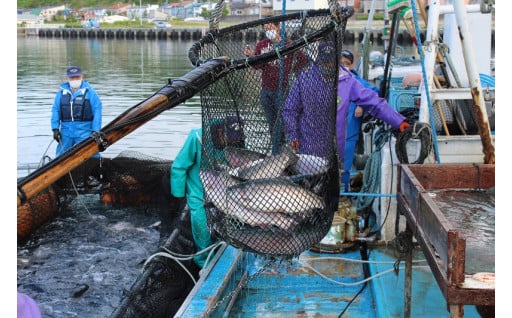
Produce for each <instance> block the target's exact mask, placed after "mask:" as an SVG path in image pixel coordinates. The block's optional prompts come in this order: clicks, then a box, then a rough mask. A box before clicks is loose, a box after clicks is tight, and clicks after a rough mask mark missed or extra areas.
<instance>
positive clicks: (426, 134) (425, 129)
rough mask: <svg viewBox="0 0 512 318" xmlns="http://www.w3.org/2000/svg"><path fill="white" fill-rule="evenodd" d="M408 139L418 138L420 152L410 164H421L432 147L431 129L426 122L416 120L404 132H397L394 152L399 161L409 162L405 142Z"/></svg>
mask: <svg viewBox="0 0 512 318" xmlns="http://www.w3.org/2000/svg"><path fill="white" fill-rule="evenodd" d="M410 139H419V140H420V145H421V148H420V153H419V155H418V158H417V159H416V161H414V162H412V164H422V163H423V162H424V161H425V159H426V158H427V157H428V155H429V153H430V150H431V149H432V129H431V128H430V125H429V124H427V123H420V122H416V123H414V125H412V126H410V127H409V128H407V129H406V130H405V131H404V132H402V133H400V134H398V136H397V139H396V144H395V153H396V156H397V158H398V161H400V163H404V164H407V163H409V158H408V155H407V142H408V141H409V140H410Z"/></svg>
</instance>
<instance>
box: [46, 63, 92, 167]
mask: <svg viewBox="0 0 512 318" xmlns="http://www.w3.org/2000/svg"><path fill="white" fill-rule="evenodd" d="M66 75H67V77H68V81H67V82H64V83H62V84H61V86H60V88H59V91H58V92H57V94H56V96H55V99H54V102H53V107H52V118H51V128H52V131H53V138H54V139H55V140H56V141H57V142H58V143H59V144H58V145H57V151H56V155H57V156H59V155H61V154H62V153H63V152H64V151H66V150H68V149H69V148H71V147H72V146H74V145H75V144H77V143H79V142H81V141H83V140H84V139H86V138H87V137H89V136H91V135H92V134H93V133H94V132H99V131H100V129H101V114H102V103H101V100H100V97H99V96H98V94H97V93H96V91H95V90H94V89H93V88H92V86H91V85H90V84H89V83H88V82H87V81H86V80H84V79H83V74H82V70H81V69H80V67H78V66H70V67H68V68H67V71H66ZM99 156H100V155H99V153H96V154H95V155H93V157H96V158H99Z"/></svg>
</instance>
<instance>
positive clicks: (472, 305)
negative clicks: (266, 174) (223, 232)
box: [175, 1, 495, 317]
mask: <svg viewBox="0 0 512 318" xmlns="http://www.w3.org/2000/svg"><path fill="white" fill-rule="evenodd" d="M455 2H456V3H455V4H454V5H453V6H452V5H443V6H441V5H439V3H438V2H435V3H431V5H430V7H429V17H428V23H427V38H426V40H425V42H426V43H430V45H432V44H431V43H434V42H436V41H438V40H439V29H438V21H439V20H438V17H439V16H440V15H445V16H444V23H445V33H444V40H445V41H447V40H448V38H449V37H448V34H449V33H448V32H453V31H454V30H458V32H460V33H463V34H457V36H455V37H453V36H452V40H453V39H454V38H455V39H457V40H458V39H460V38H464V43H462V44H461V43H460V42H459V43H458V49H457V45H456V43H455V42H450V43H449V44H448V45H449V47H450V48H451V49H452V51H451V53H450V55H449V56H447V57H448V58H451V61H454V60H457V61H459V62H460V63H464V61H465V67H466V68H464V65H462V68H461V65H458V66H453V65H450V67H452V72H454V73H456V74H465V75H464V77H466V78H467V79H468V80H467V81H466V83H464V84H461V83H460V81H459V80H457V78H462V75H460V77H457V75H455V76H456V78H455V79H453V74H452V75H449V76H452V83H455V82H457V83H458V85H459V86H452V87H447V86H443V87H442V86H440V85H439V84H438V83H437V82H435V81H434V80H435V78H434V76H435V75H436V74H435V73H434V69H435V65H434V60H435V59H436V53H437V52H438V50H436V48H433V47H431V48H430V49H427V50H425V52H421V53H422V54H419V55H420V56H421V64H417V66H416V67H419V68H416V69H414V71H418V70H419V71H420V73H422V74H423V75H424V79H425V83H428V84H427V85H423V86H421V87H415V88H416V90H414V89H406V88H404V87H403V86H402V81H403V77H404V75H405V74H407V73H400V72H398V76H393V75H391V74H387V75H389V77H388V78H386V79H382V78H381V80H384V81H386V80H387V82H388V85H389V94H388V96H387V98H388V101H389V102H390V104H391V105H392V106H393V107H395V109H397V110H398V111H403V110H407V109H412V110H414V111H416V114H417V116H418V117H416V118H415V120H417V121H418V122H423V123H431V125H432V126H431V127H433V128H432V133H433V134H434V140H433V143H434V144H428V145H427V144H426V143H428V142H426V140H432V139H431V137H429V138H427V139H424V138H423V137H422V136H421V131H418V132H417V134H416V137H415V138H411V139H410V140H408V141H404V140H403V139H398V140H397V139H395V138H389V140H388V141H386V143H387V144H388V147H381V149H380V150H377V151H375V149H377V147H376V145H375V144H373V145H370V146H369V147H367V148H366V149H368V148H369V149H373V150H372V151H368V152H366V153H363V155H366V157H371V156H372V155H376V158H378V159H379V160H377V168H376V170H380V177H377V178H376V179H375V182H376V184H373V185H375V187H366V188H365V189H366V192H364V191H361V192H357V193H341V195H342V196H346V197H352V198H354V197H355V198H356V200H346V201H340V205H339V210H338V211H337V212H336V214H335V219H336V217H341V219H342V220H343V221H342V222H341V224H340V223H336V224H337V225H336V226H334V225H333V227H332V228H331V229H330V231H329V233H328V234H327V235H326V237H324V238H323V239H322V240H321V242H320V243H321V244H318V245H315V246H313V247H312V248H310V249H307V250H306V251H304V252H303V253H301V254H300V255H299V256H298V257H295V258H291V259H286V260H279V259H272V258H270V259H269V258H265V257H262V256H261V255H258V254H257V253H256V254H254V253H250V252H247V251H244V250H243V248H242V249H240V248H236V247H233V246H231V245H223V246H222V250H221V251H219V252H218V253H217V254H216V258H215V259H214V260H212V263H211V264H210V265H209V266H208V267H207V268H206V269H205V270H204V273H203V274H202V275H201V278H200V280H199V281H198V282H197V284H196V285H195V286H194V288H193V289H192V291H191V292H190V294H189V295H188V297H187V299H186V300H185V302H184V303H183V305H182V306H181V307H180V309H179V311H178V312H177V314H176V315H175V317H310V316H319V317H494V308H495V307H494V301H495V298H494V288H495V287H494V269H495V267H494V243H493V242H494V234H492V237H493V238H492V239H491V240H489V241H488V240H487V239H486V238H484V237H485V236H486V235H485V234H483V233H482V232H480V229H477V228H475V227H481V228H484V227H486V226H487V225H485V224H482V225H475V224H473V225H471V226H469V223H471V222H468V223H465V221H463V222H462V224H461V223H459V222H460V221H459V220H461V219H464V220H467V218H466V217H461V218H458V219H457V217H455V219H454V215H450V213H454V212H453V211H452V212H447V209H448V210H449V208H447V207H446V202H443V201H442V199H441V197H444V194H447V193H452V194H453V193H459V191H461V192H460V193H459V194H461V193H466V194H467V193H473V194H475V195H478V194H477V192H479V191H480V190H483V192H485V193H488V194H490V195H491V197H492V198H491V201H486V200H487V199H483V200H480V199H477V198H476V197H474V198H473V199H474V201H473V199H472V200H471V202H479V203H481V204H483V205H484V206H486V205H487V204H488V203H490V204H491V206H492V208H491V209H490V210H487V208H484V209H483V210H481V212H482V214H480V216H481V217H483V218H486V219H487V218H492V219H494V203H493V202H494V201H493V200H494V197H493V196H494V194H493V193H494V192H493V191H494V186H495V185H494V176H495V175H494V158H493V155H492V153H493V151H494V148H493V140H494V139H493V138H494V123H492V128H491V125H489V122H488V120H487V118H492V116H493V112H494V100H493V99H492V98H491V99H482V98H479V97H484V96H489V95H492V94H494V79H493V78H490V77H489V76H487V74H490V73H489V65H490V64H482V65H481V66H480V65H478V68H476V67H475V66H476V65H477V63H476V61H475V60H474V57H472V56H473V54H474V53H473V52H474V49H473V47H472V44H471V35H474V34H475V33H473V32H472V33H469V32H470V31H469V29H468V23H469V21H472V25H478V26H479V27H481V26H482V27H484V28H486V26H487V28H486V31H488V32H487V35H486V36H487V38H485V39H484V40H482V39H480V40H479V41H478V43H489V45H490V43H491V41H490V38H489V36H490V23H489V20H488V19H489V15H488V12H482V11H480V6H478V8H476V6H474V5H473V6H471V5H469V6H464V5H462V3H461V1H455ZM394 5H395V6H396V8H394V9H395V12H400V11H401V10H403V9H404V4H403V3H400V2H398V1H394ZM406 5H409V3H408V2H407V3H406ZM412 7H413V10H414V11H415V12H416V11H417V9H416V8H415V6H414V5H413V6H412ZM422 9H424V8H422ZM391 12H392V13H393V11H391ZM466 14H473V16H472V17H471V18H468V17H467V16H466ZM395 16H397V14H395ZM475 16H478V17H475ZM415 19H417V18H415ZM474 19H483V20H479V21H480V22H484V21H487V22H484V23H474V24H473V22H474V21H475V20H474ZM416 21H417V20H416ZM395 23H398V20H396V21H395ZM450 23H451V25H450ZM450 27H451V29H450ZM484 32H485V31H484ZM419 38H420V37H419V36H418V39H419ZM486 49H487V50H488V52H487V51H486ZM483 51H485V52H486V53H481V54H484V55H486V54H489V52H490V47H486V48H483ZM480 61H483V63H485V61H490V56H487V58H483V59H481V60H480ZM455 67H458V69H457V70H455V69H454V68H455ZM479 70H480V71H479ZM409 71H410V70H409ZM447 76H448V74H447ZM479 81H480V82H479ZM436 85H437V86H436ZM381 87H382V86H381ZM470 87H471V90H473V91H477V92H479V93H476V94H472V93H471V90H470ZM482 87H484V88H485V89H484V90H482ZM445 100H449V101H450V102H453V103H455V104H457V101H459V102H460V101H461V100H465V102H470V104H471V105H472V107H475V106H474V105H485V106H484V107H481V108H480V109H478V108H477V109H478V110H477V111H476V112H482V113H483V118H484V119H483V123H477V122H476V121H477V120H476V119H474V117H473V123H472V124H471V125H473V127H474V125H476V126H477V127H480V129H473V130H472V131H473V132H472V133H469V132H468V131H467V129H466V130H463V132H462V133H459V134H454V133H450V130H449V129H447V128H446V126H447V123H446V118H444V117H443V110H441V109H440V108H438V112H437V113H436V112H435V111H432V110H431V109H429V104H431V103H433V104H434V105H436V104H438V103H441V102H444V101H445ZM468 100H469V101H468ZM415 101H416V103H415ZM417 101H421V103H417ZM471 102H473V103H471ZM489 104H490V105H489ZM459 105H460V104H459ZM487 112H488V113H487ZM418 113H419V114H418ZM450 114H452V117H451V121H452V122H451V123H450V124H454V122H455V121H456V120H459V121H461V122H462V121H464V120H466V124H467V123H469V120H468V118H469V117H467V116H466V117H463V116H462V115H461V113H458V114H455V118H454V117H453V115H454V113H453V112H451V113H450ZM436 116H437V117H436ZM457 116H461V117H459V118H456V117H457ZM436 120H437V123H436ZM441 126H442V127H444V128H445V130H444V131H443V130H442V129H443V128H439V127H441ZM418 127H419V126H418ZM425 127H426V126H422V128H421V129H424V128H425ZM466 127H467V126H466ZM482 127H483V128H482ZM491 130H492V132H491ZM478 131H480V134H478ZM436 132H439V133H441V134H443V133H444V135H442V136H435V134H436ZM377 139H378V138H377V136H376V133H375V131H371V132H369V133H368V132H367V133H366V135H365V140H366V142H367V143H370V144H371V143H372V142H371V141H368V140H372V141H374V140H377ZM413 139H415V140H413ZM406 143H409V144H408V145H407V147H408V148H407V149H405V144H406ZM411 143H412V144H411ZM414 143H415V144H414ZM400 144H401V145H400ZM437 147H439V149H437ZM428 148H430V149H428ZM432 148H436V149H435V151H432V150H433V149H432ZM482 149H484V153H485V156H484V155H483V154H482ZM371 158H372V157H371ZM409 162H411V164H409ZM369 166H370V165H369V164H368V162H367V163H366V166H365V168H364V174H365V177H366V179H367V181H368V180H370V179H372V176H369V175H368V174H372V173H373V172H375V171H374V170H371V169H368V167H369ZM357 172H361V171H353V174H355V173H357ZM484 180H485V181H484ZM487 182H489V183H487ZM484 184H486V185H484ZM363 188H364V186H363ZM368 189H372V191H368ZM475 190H476V192H473V191H475ZM368 192H372V193H368ZM361 197H363V198H365V199H366V200H368V198H370V199H371V201H372V205H371V209H372V210H373V215H374V217H375V218H376V220H373V221H372V220H371V218H370V219H368V218H367V219H366V220H364V218H363V217H361V214H359V217H357V216H354V215H358V214H351V212H350V211H351V209H352V211H353V209H354V206H356V205H357V204H356V202H359V201H357V199H358V198H361ZM372 197H373V198H372ZM449 200H454V201H456V200H457V194H456V195H455V196H454V197H450V199H449ZM452 202H453V201H452ZM484 202H487V203H484ZM457 204H458V203H455V205H454V206H452V208H455V210H458V213H462V214H466V213H469V214H472V213H473V212H475V211H469V210H466V209H465V208H464V207H463V206H465V203H460V204H461V206H458V205H457ZM477 209H479V208H477ZM489 212H490V213H489ZM475 213H477V214H479V213H480V212H475ZM370 214H372V213H370ZM455 214H457V213H455ZM358 222H359V223H358ZM367 222H374V224H375V228H377V233H375V232H374V231H373V233H372V232H370V233H372V234H373V236H372V235H368V234H369V233H368V232H364V231H362V229H364V228H365V223H367ZM333 224H335V222H334V221H333ZM366 225H367V224H366ZM466 226H469V227H470V228H471V229H472V230H470V231H471V232H472V231H475V232H473V233H470V232H468V231H467V230H468V228H466ZM473 226H475V227H473ZM490 226H491V227H492V228H494V224H492V225H490ZM355 227H357V228H358V230H360V231H361V232H358V233H357V234H355V235H353V236H351V235H352V234H354V232H353V231H354V228H355ZM366 230H368V228H366ZM372 230H373V229H372ZM355 232H357V230H356V231H355ZM492 232H493V233H494V230H492ZM289 239H290V240H293V239H294V238H293V236H290V237H289ZM483 246H486V247H485V248H484V249H485V252H484V253H483V254H481V255H482V257H481V258H480V257H476V258H473V256H471V255H475V253H476V254H478V253H480V252H476V250H478V249H479V248H482V247H483ZM484 254H485V255H486V256H483V255H484Z"/></svg>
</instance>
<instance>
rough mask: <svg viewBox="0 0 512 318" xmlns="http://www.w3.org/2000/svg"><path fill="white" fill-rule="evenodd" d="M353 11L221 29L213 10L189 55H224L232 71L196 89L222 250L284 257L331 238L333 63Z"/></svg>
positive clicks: (198, 58) (208, 189)
mask: <svg viewBox="0 0 512 318" xmlns="http://www.w3.org/2000/svg"><path fill="white" fill-rule="evenodd" d="M221 8H222V2H220V3H219V4H217V7H216V10H217V12H220V11H221ZM352 13H353V10H351V9H345V8H340V7H338V6H337V3H336V2H333V3H332V4H330V8H329V9H325V10H312V11H307V12H301V13H296V14H289V15H281V16H275V17H269V18H265V19H260V20H257V21H252V22H248V23H245V24H240V25H236V26H233V27H228V28H225V29H222V30H218V29H217V27H216V25H217V23H218V19H217V15H216V14H215V13H214V15H213V16H212V19H210V32H209V33H208V34H207V35H206V36H205V37H204V38H202V39H200V41H198V42H197V43H195V44H194V45H193V46H192V48H191V49H190V52H189V58H190V61H191V62H192V64H194V65H201V64H202V63H205V62H206V61H208V60H211V59H218V58H219V57H222V58H223V59H225V60H226V61H228V63H231V65H232V67H234V68H236V71H234V72H230V73H229V74H226V75H225V76H224V77H223V78H222V79H221V80H218V81H216V82H215V83H213V84H212V85H209V86H208V87H206V88H205V89H204V90H202V91H201V106H202V127H203V132H202V144H203V152H202V157H201V160H202V162H201V172H200V177H201V182H202V183H203V186H204V191H205V201H206V202H205V205H206V213H207V218H208V226H209V229H210V231H211V232H212V233H213V234H214V235H215V236H217V237H218V238H220V239H222V240H224V241H226V242H227V243H228V244H230V245H233V246H235V247H238V248H241V249H242V250H246V251H250V252H254V253H257V254H261V255H264V256H268V257H273V258H284V259H286V258H291V257H295V256H297V255H299V254H300V253H302V252H303V251H305V250H307V249H309V248H310V247H311V246H313V245H314V244H316V243H318V242H319V241H320V240H321V239H322V237H324V236H325V234H326V233H327V232H328V231H329V229H330V226H331V224H332V219H333V215H334V212H335V211H336V210H337V208H338V197H339V169H338V160H337V155H336V154H337V146H336V141H335V137H334V136H335V135H336V128H335V119H336V104H337V100H336V99H337V98H336V96H337V84H338V81H337V78H338V68H339V64H338V61H339V56H340V54H339V53H340V52H341V44H342V42H343V34H344V30H345V25H346V19H348V18H349V17H350V16H351V15H352ZM269 24H272V25H274V27H273V28H274V29H275V27H277V28H278V30H277V32H276V33H277V34H278V35H279V37H280V39H279V37H278V39H277V41H276V42H275V43H270V41H269V40H268V39H267V37H266V36H265V31H266V30H267V29H268V25H269ZM265 39H266V40H265ZM262 40H263V41H262ZM261 41H262V42H261ZM295 140H298V141H299V142H300V144H299V146H298V147H294V148H292V147H291V146H290V142H291V141H295Z"/></svg>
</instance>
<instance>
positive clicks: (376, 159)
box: [356, 151, 381, 211]
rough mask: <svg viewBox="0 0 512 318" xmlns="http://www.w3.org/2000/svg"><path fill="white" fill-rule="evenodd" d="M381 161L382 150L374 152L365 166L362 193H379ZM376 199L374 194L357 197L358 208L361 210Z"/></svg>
mask: <svg viewBox="0 0 512 318" xmlns="http://www.w3.org/2000/svg"><path fill="white" fill-rule="evenodd" d="M380 161H381V160H380V151H374V152H372V154H371V155H370V157H369V158H368V161H367V162H366V165H365V166H364V171H363V186H362V187H361V190H360V191H359V192H360V193H377V192H378V191H379V187H380V186H379V182H378V180H380ZM374 199H375V198H374V197H373V196H360V197H357V202H356V209H357V210H358V211H359V210H362V209H366V208H368V207H370V206H371V204H372V203H373V200H374Z"/></svg>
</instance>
